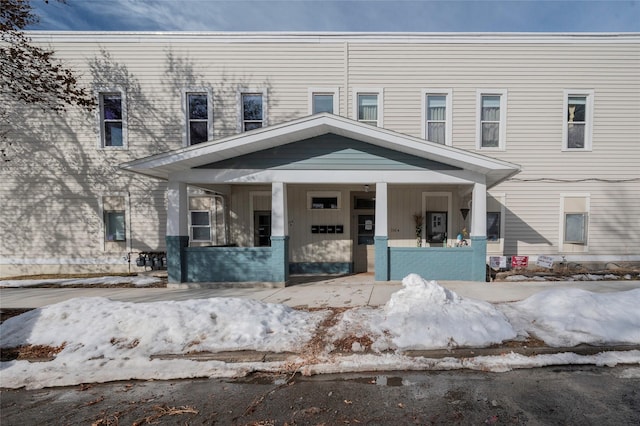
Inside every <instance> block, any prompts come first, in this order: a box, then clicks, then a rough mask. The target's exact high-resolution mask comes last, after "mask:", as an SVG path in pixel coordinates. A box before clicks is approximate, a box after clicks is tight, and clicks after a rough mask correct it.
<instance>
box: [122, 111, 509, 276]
mask: <svg viewBox="0 0 640 426" xmlns="http://www.w3.org/2000/svg"><path fill="white" fill-rule="evenodd" d="M123 168H125V169H127V170H131V171H135V172H138V173H143V174H146V175H150V176H155V177H159V178H163V179H166V180H168V190H167V201H168V212H167V213H168V214H167V253H168V271H169V281H170V282H173V283H181V282H194V283H195V282H265V281H267V282H272V283H276V284H277V285H282V286H284V285H286V284H287V283H288V282H289V280H290V274H291V273H292V272H307V273H309V272H310V273H328V272H333V273H336V272H338V273H352V272H362V271H363V269H362V268H363V266H362V261H361V257H362V255H363V253H364V255H365V259H366V264H367V265H368V268H367V265H365V269H364V270H365V271H366V270H368V271H370V272H373V273H374V277H375V281H389V280H400V279H402V278H403V277H404V276H406V275H407V274H408V273H412V272H414V273H419V274H420V275H422V276H423V277H425V278H426V279H436V280H442V279H445V280H446V279H448V280H470V281H485V273H486V272H485V265H486V197H487V188H488V187H490V186H492V185H495V184H496V183H498V182H500V181H501V180H504V179H506V178H507V177H508V176H511V175H513V174H515V173H517V172H518V171H519V169H518V167H517V166H515V165H512V164H510V163H505V162H502V161H498V160H494V159H490V158H488V157H484V156H480V155H477V154H471V153H467V152H466V151H462V150H459V149H454V148H451V147H448V146H443V145H439V144H435V143H431V142H428V141H424V140H422V139H417V138H412V137H409V136H406V135H400V134H398V133H394V132H391V131H388V130H385V129H380V128H376V127H372V126H369V125H366V124H362V123H359V122H354V121H352V120H348V119H344V118H342V117H336V116H332V115H330V114H319V115H316V116H311V117H305V118H303V119H299V120H294V121H292V122H289V123H284V124H282V125H276V126H271V127H268V128H264V129H258V130H254V131H251V132H246V133H244V134H240V135H236V136H233V137H229V138H226V139H223V140H220V141H216V142H207V143H204V144H200V145H198V146H192V147H187V148H183V149H180V150H177V151H175V152H169V153H166V154H161V155H158V156H154V157H150V158H148V159H142V160H138V161H134V162H132V163H128V164H125V165H123ZM188 187H197V188H201V189H203V190H206V191H208V192H210V193H215V194H216V197H222V198H223V199H224V203H223V204H224V205H225V206H226V207H225V208H226V209H227V211H226V212H225V214H226V215H228V217H230V221H231V225H230V226H232V227H233V232H232V234H233V239H230V240H229V241H226V243H230V244H232V245H234V246H228V245H225V246H224V247H194V246H192V244H190V241H189V235H190V231H189V222H188V217H189V193H188ZM367 194H368V197H367V196H366V195H367ZM358 196H360V199H359V198H358ZM252 197H260V198H259V199H258V198H252ZM462 210H466V211H467V212H469V211H470V217H469V220H468V222H469V223H467V218H466V216H465V217H461V216H460V214H458V213H454V212H458V211H462ZM256 211H261V212H262V213H263V214H264V213H265V212H268V215H269V228H270V233H269V236H268V238H266V239H265V238H262V239H261V240H260V241H259V242H258V240H254V238H253V234H254V232H255V229H254V225H253V223H254V222H253V220H254V218H253V215H254V214H255V213H256ZM417 217H419V218H420V220H419V222H418V221H417V219H416V218H417ZM256 226H258V225H256ZM463 229H468V230H469V231H470V232H469V234H470V239H469V240H470V243H471V244H470V245H469V246H466V247H456V235H457V234H458V233H460V232H462V230H463ZM263 237H264V236H263ZM266 241H268V243H266V244H265V242H266ZM416 243H417V244H416ZM258 245H264V246H261V247H260V246H258ZM416 245H418V246H419V247H417V246H416ZM363 246H366V248H365V249H363Z"/></svg>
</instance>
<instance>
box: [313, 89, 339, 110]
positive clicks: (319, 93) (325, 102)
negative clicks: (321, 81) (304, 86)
mask: <svg viewBox="0 0 640 426" xmlns="http://www.w3.org/2000/svg"><path fill="white" fill-rule="evenodd" d="M338 93H339V89H338V88H337V87H333V88H310V89H309V115H311V114H319V113H321V112H328V113H330V114H338V111H339V105H340V103H339V99H338V98H339V96H338Z"/></svg>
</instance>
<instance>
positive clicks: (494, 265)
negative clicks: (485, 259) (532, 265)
mask: <svg viewBox="0 0 640 426" xmlns="http://www.w3.org/2000/svg"><path fill="white" fill-rule="evenodd" d="M489 266H491V269H501V268H506V267H507V257H506V256H490V257H489Z"/></svg>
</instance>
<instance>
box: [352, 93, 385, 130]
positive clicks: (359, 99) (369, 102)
mask: <svg viewBox="0 0 640 426" xmlns="http://www.w3.org/2000/svg"><path fill="white" fill-rule="evenodd" d="M354 93H355V97H354V102H355V106H354V109H355V114H354V115H355V117H357V119H358V121H361V122H363V123H367V124H371V125H372V126H378V127H383V123H382V117H383V108H382V105H383V99H382V89H355V92H354Z"/></svg>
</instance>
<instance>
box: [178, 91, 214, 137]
mask: <svg viewBox="0 0 640 426" xmlns="http://www.w3.org/2000/svg"><path fill="white" fill-rule="evenodd" d="M185 98H186V111H187V129H186V135H187V141H186V142H187V145H195V144H199V143H202V142H206V141H207V140H209V139H210V137H211V135H210V131H211V121H212V120H211V116H212V114H211V107H210V105H209V104H210V101H209V99H210V96H209V94H208V93H207V92H187V93H186V96H185Z"/></svg>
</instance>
